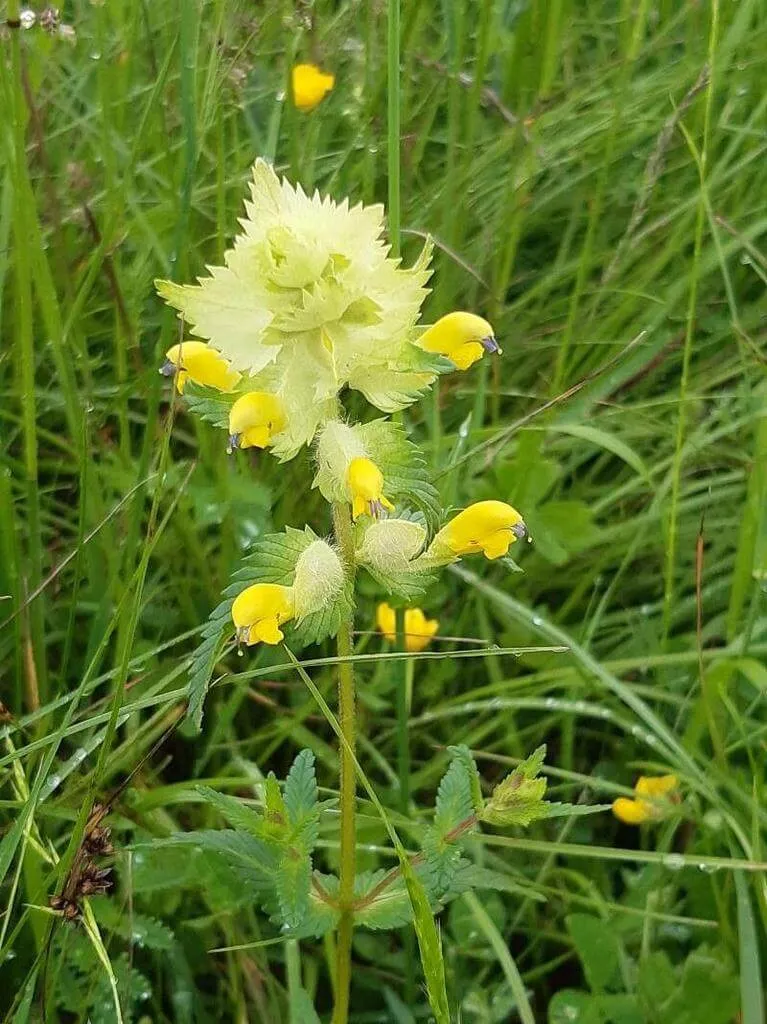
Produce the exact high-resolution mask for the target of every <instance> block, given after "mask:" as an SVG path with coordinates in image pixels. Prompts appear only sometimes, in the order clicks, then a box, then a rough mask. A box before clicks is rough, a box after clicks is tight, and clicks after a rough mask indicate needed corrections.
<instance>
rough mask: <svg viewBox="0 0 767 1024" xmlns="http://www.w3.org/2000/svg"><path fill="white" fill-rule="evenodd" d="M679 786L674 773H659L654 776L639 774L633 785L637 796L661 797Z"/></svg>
mask: <svg viewBox="0 0 767 1024" xmlns="http://www.w3.org/2000/svg"><path fill="white" fill-rule="evenodd" d="M678 788H679V779H678V778H677V777H676V775H659V776H655V777H651V776H647V775H640V776H639V778H638V779H637V781H636V785H635V786H634V792H635V793H636V795H637V796H649V797H651V798H652V797H663V796H668V795H669V793H673V792H674V790H676V789H678Z"/></svg>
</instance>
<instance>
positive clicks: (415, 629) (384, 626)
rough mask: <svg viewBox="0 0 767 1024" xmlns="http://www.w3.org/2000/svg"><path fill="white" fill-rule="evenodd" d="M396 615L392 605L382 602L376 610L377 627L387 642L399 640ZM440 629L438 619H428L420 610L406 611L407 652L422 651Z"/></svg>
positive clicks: (410, 609) (409, 609)
mask: <svg viewBox="0 0 767 1024" xmlns="http://www.w3.org/2000/svg"><path fill="white" fill-rule="evenodd" d="M396 621H397V620H396V615H395V612H394V609H393V608H392V607H391V605H388V604H386V602H385V601H384V602H382V603H381V604H379V606H378V608H377V609H376V625H377V626H378V629H379V630H380V631H381V632H382V633H383V635H384V636H385V637H386V639H387V640H391V641H394V640H396V639H397V626H396ZM438 629H439V620H438V619H427V618H426V616H425V615H424V613H423V612H422V611H421V609H420V608H407V609H406V610H405V650H407V651H422V650H424V648H426V647H428V646H429V643H430V642H431V638H432V637H433V636H434V634H435V633H436V632H437V630H438Z"/></svg>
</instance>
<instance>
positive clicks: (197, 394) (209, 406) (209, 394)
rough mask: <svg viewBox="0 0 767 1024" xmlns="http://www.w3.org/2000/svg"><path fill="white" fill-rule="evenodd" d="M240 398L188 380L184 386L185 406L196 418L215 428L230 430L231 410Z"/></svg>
mask: <svg viewBox="0 0 767 1024" xmlns="http://www.w3.org/2000/svg"><path fill="white" fill-rule="evenodd" d="M237 398H239V395H238V394H228V393H227V392H224V391H214V390H213V388H205V387H201V386H200V385H199V384H194V383H192V381H190V380H187V381H186V384H185V386H184V404H185V405H186V407H187V408H188V409H189V411H190V412H192V413H194V414H195V416H199V417H200V419H201V420H205V422H206V423H212V424H213V425H214V426H215V427H223V428H224V429H225V430H228V429H229V410H230V409H231V408H232V406H233V405H234V403H235V401H236V400H237Z"/></svg>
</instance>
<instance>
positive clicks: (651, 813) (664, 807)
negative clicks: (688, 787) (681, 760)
mask: <svg viewBox="0 0 767 1024" xmlns="http://www.w3.org/2000/svg"><path fill="white" fill-rule="evenodd" d="M678 788H679V779H678V778H677V776H676V775H659V776H655V777H652V776H647V775H640V776H639V778H638V779H637V781H636V783H635V785H634V793H635V794H636V799H633V800H631V799H629V798H628V797H623V796H622V797H619V798H618V799H617V800H615V801H614V802H613V814H614V815H615V817H616V818H618V819H619V820H620V821H622V822H624V823H625V824H626V825H644V824H645V823H646V822H648V821H662V820H663V819H664V818H666V817H667V816H668V814H669V812H670V811H671V809H672V807H673V805H674V804H675V803H678V802H679V796H678V794H677V790H678Z"/></svg>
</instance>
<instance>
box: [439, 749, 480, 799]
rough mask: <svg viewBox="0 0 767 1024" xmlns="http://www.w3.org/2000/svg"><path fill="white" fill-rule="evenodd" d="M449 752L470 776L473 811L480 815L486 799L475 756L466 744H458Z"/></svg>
mask: <svg viewBox="0 0 767 1024" xmlns="http://www.w3.org/2000/svg"><path fill="white" fill-rule="evenodd" d="M447 751H448V753H449V754H452V756H453V757H454V758H457V759H458V760H459V761H460V762H461V763H462V764H463V766H464V768H465V769H466V772H467V774H468V776H469V785H470V788H471V803H472V807H473V809H474V810H475V811H476V812H477V814H479V812H480V811H481V810H482V808H483V807H484V804H485V798H484V797H483V796H482V780H481V779H480V776H479V771H478V769H477V763H476V761H475V760H474V755H473V754H472V752H471V751H470V750H469V748H468V747H467V746H466V744H465V743H458V744H455V745H454V746H451V747H448V748H447Z"/></svg>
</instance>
